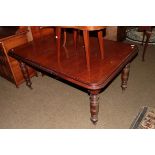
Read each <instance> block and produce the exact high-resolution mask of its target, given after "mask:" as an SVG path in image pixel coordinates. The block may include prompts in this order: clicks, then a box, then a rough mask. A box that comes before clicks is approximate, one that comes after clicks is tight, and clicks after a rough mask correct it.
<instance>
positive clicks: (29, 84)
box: [19, 61, 32, 89]
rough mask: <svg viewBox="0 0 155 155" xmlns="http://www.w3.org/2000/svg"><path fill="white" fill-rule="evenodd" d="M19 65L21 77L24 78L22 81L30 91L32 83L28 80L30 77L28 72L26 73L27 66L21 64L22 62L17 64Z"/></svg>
mask: <svg viewBox="0 0 155 155" xmlns="http://www.w3.org/2000/svg"><path fill="white" fill-rule="evenodd" d="M19 64H20V68H21V71H22V73H23V76H24V79H25V81H26V85H27V86H28V87H29V88H30V89H32V86H31V85H32V82H31V80H30V76H29V72H28V69H27V66H26V65H25V63H23V62H21V61H20V62H19Z"/></svg>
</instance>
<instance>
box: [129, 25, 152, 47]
mask: <svg viewBox="0 0 155 155" xmlns="http://www.w3.org/2000/svg"><path fill="white" fill-rule="evenodd" d="M142 39H143V32H138V28H137V27H132V28H128V29H127V31H126V40H129V41H133V42H136V43H142ZM145 40H146V37H145ZM149 44H152V45H155V28H154V29H153V31H152V34H151V38H150V40H149Z"/></svg>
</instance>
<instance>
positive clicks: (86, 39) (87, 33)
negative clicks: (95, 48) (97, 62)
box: [83, 30, 90, 70]
mask: <svg viewBox="0 0 155 155" xmlns="http://www.w3.org/2000/svg"><path fill="white" fill-rule="evenodd" d="M83 38H84V46H85V52H86V62H87V68H88V70H90V48H89V31H87V30H83Z"/></svg>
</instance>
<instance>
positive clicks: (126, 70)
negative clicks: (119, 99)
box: [121, 64, 130, 91]
mask: <svg viewBox="0 0 155 155" xmlns="http://www.w3.org/2000/svg"><path fill="white" fill-rule="evenodd" d="M129 72H130V64H127V65H126V66H125V67H124V69H123V71H122V76H121V79H122V85H121V87H122V91H124V90H125V89H126V88H127V81H128V78H129Z"/></svg>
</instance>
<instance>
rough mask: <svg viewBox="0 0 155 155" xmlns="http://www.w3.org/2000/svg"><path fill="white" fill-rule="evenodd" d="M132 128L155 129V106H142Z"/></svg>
mask: <svg viewBox="0 0 155 155" xmlns="http://www.w3.org/2000/svg"><path fill="white" fill-rule="evenodd" d="M130 128H131V129H155V108H152V107H142V108H141V110H140V112H139V113H138V115H137V117H136V118H135V119H134V121H133V123H132V125H131V127H130Z"/></svg>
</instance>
